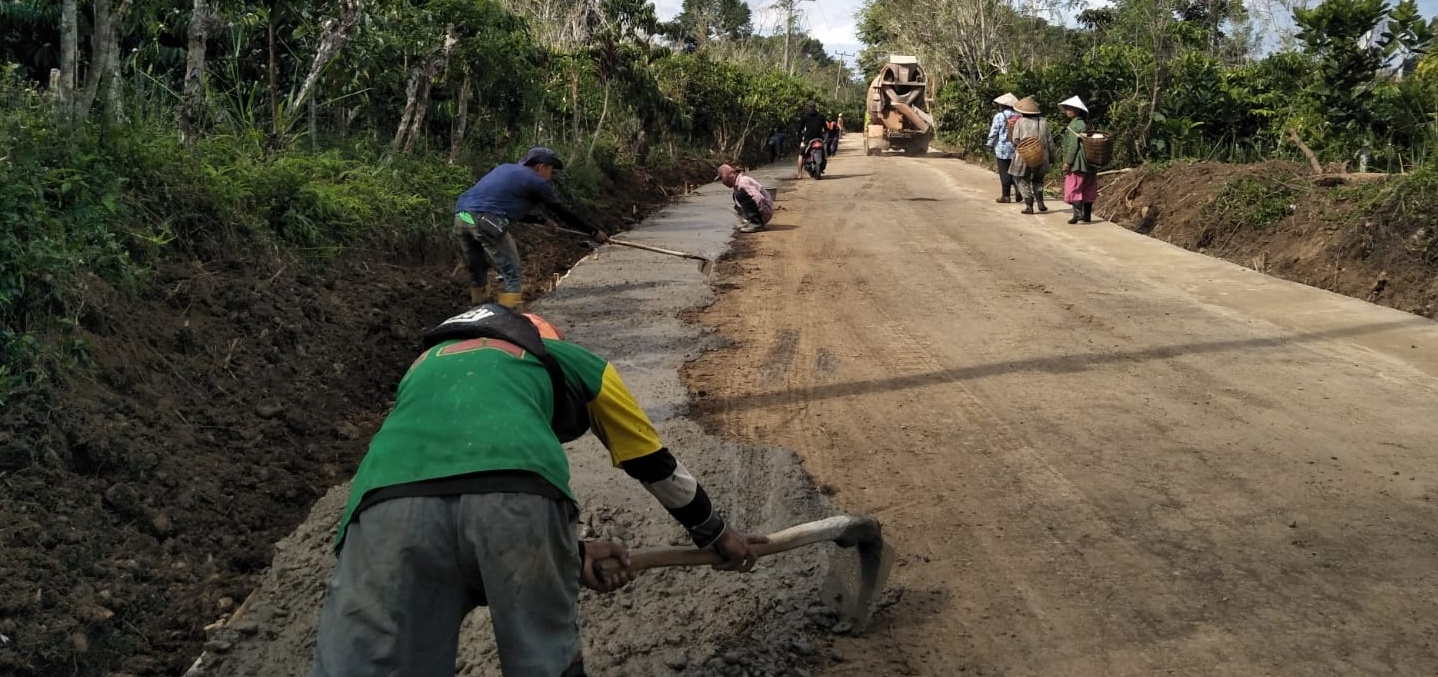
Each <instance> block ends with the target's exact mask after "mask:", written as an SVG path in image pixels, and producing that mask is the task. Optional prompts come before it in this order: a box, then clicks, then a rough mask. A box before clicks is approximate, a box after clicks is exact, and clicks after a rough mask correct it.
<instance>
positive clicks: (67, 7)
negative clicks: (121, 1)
mask: <svg viewBox="0 0 1438 677" xmlns="http://www.w3.org/2000/svg"><path fill="white" fill-rule="evenodd" d="M78 13H79V10H77V9H76V7H75V0H62V2H61V3H60V79H59V85H60V87H59V91H57V92H55V98H56V100H57V101H59V103H60V115H61V116H63V117H64V118H65V119H66V120H67V121H68V120H70V119H71V118H73V116H74V114H75V71H76V65H77V64H76V61H78V58H79V57H78V54H77V52H78V45H79V42H80V40H79V28H78V26H79V21H78V20H77V17H76V15H77V14H78Z"/></svg>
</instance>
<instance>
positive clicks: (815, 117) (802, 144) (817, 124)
mask: <svg viewBox="0 0 1438 677" xmlns="http://www.w3.org/2000/svg"><path fill="white" fill-rule="evenodd" d="M827 122H828V121H827V120H825V119H824V116H823V115H822V114H821V113H819V107H818V105H816V104H815V103H814V102H813V101H810V102H808V103H806V104H804V112H803V114H801V115H800V116H799V160H798V161H797V162H796V163H795V165H794V168H795V178H800V179H802V178H804V158H805V157H807V156H808V154H809V144H810V142H812V141H813V140H815V139H818V140H819V141H823V140H824V132H825V128H824V127H825V124H826V123H827ZM828 166H829V158H828V154H827V153H824V154H821V155H820V159H819V173H820V174H822V173H824V169H825V168H826V167H828Z"/></svg>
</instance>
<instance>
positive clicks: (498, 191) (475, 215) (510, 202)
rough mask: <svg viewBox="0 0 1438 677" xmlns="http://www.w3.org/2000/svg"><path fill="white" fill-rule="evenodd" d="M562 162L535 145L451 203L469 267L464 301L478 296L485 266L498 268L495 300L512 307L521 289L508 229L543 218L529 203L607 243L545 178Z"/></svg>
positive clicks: (473, 300) (479, 298) (480, 297)
mask: <svg viewBox="0 0 1438 677" xmlns="http://www.w3.org/2000/svg"><path fill="white" fill-rule="evenodd" d="M560 169H564V163H563V162H561V161H560V159H559V156H558V155H556V154H555V152H554V151H552V150H550V149H548V148H543V147H534V148H531V149H529V152H528V153H525V155H524V159H522V160H520V161H519V163H518V164H514V163H509V164H502V165H500V166H498V167H495V168H494V169H493V170H491V171H490V172H489V173H488V174H485V175H484V177H482V178H481V179H480V180H479V181H478V182H477V183H475V184H474V186H473V187H471V188H470V189H469V190H467V191H465V192H464V194H463V195H460V196H459V201H458V202H456V203H455V205H454V232H455V234H456V236H458V237H459V243H460V246H461V247H462V248H463V251H464V261H465V265H466V266H468V268H469V300H470V302H471V303H474V304H478V303H480V302H481V301H483V300H484V299H483V295H484V287H485V284H486V283H487V282H488V279H487V276H488V274H489V267H490V266H494V267H495V268H497V269H499V276H500V278H501V279H502V280H503V283H504V290H503V291H501V292H499V293H497V294H495V299H494V300H495V302H497V303H499V304H501V305H504V306H508V307H510V308H514V307H517V306H518V305H519V302H520V299H521V298H522V294H523V291H524V283H523V277H522V268H521V264H520V260H519V249H518V248H517V247H515V245H514V237H513V236H512V235H511V234H510V232H509V230H510V227H511V225H512V224H513V223H514V222H517V221H523V222H526V223H544V222H545V221H546V219H545V218H544V216H543V215H542V214H534V213H532V212H533V211H534V208H535V207H537V206H539V205H540V204H543V205H544V206H545V207H548V208H549V211H551V212H552V213H553V214H554V216H555V217H556V218H558V219H559V221H561V222H562V223H563V224H564V225H565V226H567V227H569V228H570V229H572V230H582V231H586V232H588V233H590V234H592V235H593V237H594V241H595V242H601V243H603V242H607V241H609V236H608V235H607V234H605V232H604V231H603V230H602V229H600V228H599V227H597V226H594V225H591V224H590V223H589V222H588V221H586V220H584V219H583V218H580V217H579V215H577V214H575V213H574V212H572V211H570V210H569V209H567V208H566V207H565V206H564V205H563V204H561V203H560V201H559V193H558V192H557V191H555V190H554V185H553V184H551V183H550V182H549V181H550V178H551V177H553V176H554V172H555V171H556V170H560Z"/></svg>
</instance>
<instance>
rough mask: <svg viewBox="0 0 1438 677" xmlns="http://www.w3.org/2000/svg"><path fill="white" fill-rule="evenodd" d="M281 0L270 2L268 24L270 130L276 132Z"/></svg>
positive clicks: (277, 128)
mask: <svg viewBox="0 0 1438 677" xmlns="http://www.w3.org/2000/svg"><path fill="white" fill-rule="evenodd" d="M279 4H280V3H279V0H270V11H269V15H268V18H269V20H268V21H267V22H266V23H267V24H269V26H268V33H267V35H268V40H269V57H270V62H269V67H268V70H269V78H270V129H271V130H272V131H274V132H279V131H280V129H279V128H280V85H279V71H280V63H279V59H278V58H276V57H275V12H276V11H277V10H278V5H279Z"/></svg>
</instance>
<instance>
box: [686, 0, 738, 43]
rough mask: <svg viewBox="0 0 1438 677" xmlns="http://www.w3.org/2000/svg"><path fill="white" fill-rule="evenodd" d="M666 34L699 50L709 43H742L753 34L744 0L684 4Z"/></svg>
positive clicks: (698, 0)
mask: <svg viewBox="0 0 1438 677" xmlns="http://www.w3.org/2000/svg"><path fill="white" fill-rule="evenodd" d="M667 33H668V35H669V36H670V37H671V38H673V39H674V40H677V41H680V42H686V41H693V42H694V44H696V45H697V46H700V47H702V46H703V45H705V44H707V43H708V42H710V41H711V40H741V39H743V38H746V37H748V36H750V35H752V34H753V33H754V24H753V16H752V15H751V12H750V10H749V4H748V3H746V2H744V0H684V5H683V7H682V9H681V10H680V12H679V15H678V16H676V17H674V20H673V21H672V22H670V23H669V25H668V26H667Z"/></svg>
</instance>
